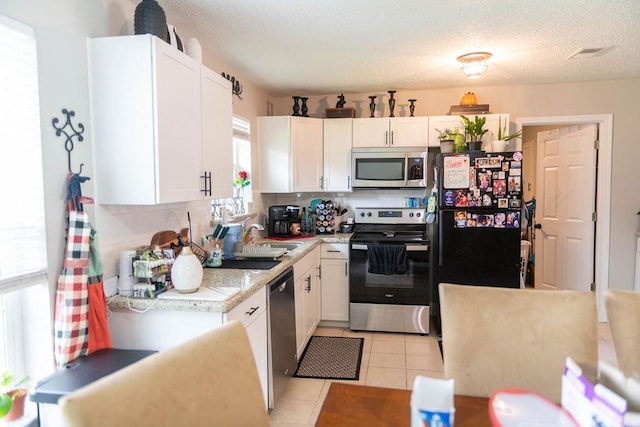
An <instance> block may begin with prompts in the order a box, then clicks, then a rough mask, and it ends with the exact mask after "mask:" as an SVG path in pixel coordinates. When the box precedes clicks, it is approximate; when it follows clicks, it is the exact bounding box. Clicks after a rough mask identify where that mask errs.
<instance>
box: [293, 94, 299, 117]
mask: <svg viewBox="0 0 640 427" xmlns="http://www.w3.org/2000/svg"><path fill="white" fill-rule="evenodd" d="M292 98H293V115H294V116H299V115H300V104H298V102H300V97H299V96H292Z"/></svg>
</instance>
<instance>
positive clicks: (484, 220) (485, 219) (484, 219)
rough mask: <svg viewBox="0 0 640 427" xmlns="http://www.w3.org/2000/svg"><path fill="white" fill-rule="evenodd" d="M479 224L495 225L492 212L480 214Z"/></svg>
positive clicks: (485, 225)
mask: <svg viewBox="0 0 640 427" xmlns="http://www.w3.org/2000/svg"><path fill="white" fill-rule="evenodd" d="M478 226H479V227H493V215H491V214H485V215H478Z"/></svg>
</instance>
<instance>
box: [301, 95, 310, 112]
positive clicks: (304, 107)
mask: <svg viewBox="0 0 640 427" xmlns="http://www.w3.org/2000/svg"><path fill="white" fill-rule="evenodd" d="M308 99H309V98H308V97H306V96H301V97H300V101H302V108H301V109H300V111H301V112H302V117H309V114H308V113H309V108H308V107H307V100H308Z"/></svg>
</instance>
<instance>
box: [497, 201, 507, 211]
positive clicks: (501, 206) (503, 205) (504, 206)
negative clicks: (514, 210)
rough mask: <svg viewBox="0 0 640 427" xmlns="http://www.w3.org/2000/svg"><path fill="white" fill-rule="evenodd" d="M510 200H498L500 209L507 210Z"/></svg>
mask: <svg viewBox="0 0 640 427" xmlns="http://www.w3.org/2000/svg"><path fill="white" fill-rule="evenodd" d="M508 203H509V202H508V199H498V207H499V208H500V209H506V208H507V207H508Z"/></svg>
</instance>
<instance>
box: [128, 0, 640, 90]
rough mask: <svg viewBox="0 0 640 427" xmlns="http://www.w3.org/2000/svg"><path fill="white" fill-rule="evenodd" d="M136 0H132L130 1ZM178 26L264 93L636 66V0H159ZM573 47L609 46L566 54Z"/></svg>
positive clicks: (601, 72) (527, 79)
mask: <svg viewBox="0 0 640 427" xmlns="http://www.w3.org/2000/svg"><path fill="white" fill-rule="evenodd" d="M134 3H137V1H134ZM158 3H159V4H160V5H162V7H163V8H165V9H166V10H167V12H168V15H169V16H170V17H171V22H170V23H171V24H173V25H175V26H176V28H177V29H178V30H179V28H180V26H181V25H185V26H188V27H190V28H192V29H193V30H194V32H195V33H197V34H198V39H199V41H200V44H201V45H202V46H203V49H204V50H205V51H207V52H208V53H209V54H211V55H213V56H214V57H216V58H218V59H219V60H220V61H222V62H224V63H226V64H228V65H229V66H230V67H233V68H234V69H235V70H237V72H238V73H241V74H242V75H243V76H244V77H245V78H247V79H249V80H251V81H252V82H254V83H256V84H258V85H260V86H263V87H265V88H266V89H267V90H268V91H269V92H271V93H273V94H280V95H286V94H291V93H296V94H326V93H335V92H366V91H376V90H378V91H379V90H387V89H391V88H392V89H397V90H403V89H433V88H444V87H465V88H466V87H468V85H469V83H470V82H469V80H468V79H467V78H466V77H465V76H464V74H463V73H462V71H461V70H460V67H461V64H460V63H458V62H457V61H456V57H458V56H459V55H461V54H464V53H468V52H473V51H478V50H480V51H489V52H491V53H493V57H492V58H490V59H489V60H488V61H487V64H488V66H489V69H488V71H487V72H486V73H485V74H484V75H483V76H482V77H481V78H480V79H478V80H475V81H474V82H473V84H474V86H480V85H495V84H501V85H502V84H532V83H550V82H565V81H586V80H604V79H625V78H640V0H529V1H524V0H158ZM582 48H608V50H606V51H605V52H604V53H603V54H601V55H599V56H595V57H591V58H575V59H569V56H571V55H572V54H573V53H575V52H576V51H577V50H579V49H582Z"/></svg>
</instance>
